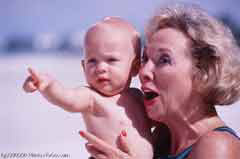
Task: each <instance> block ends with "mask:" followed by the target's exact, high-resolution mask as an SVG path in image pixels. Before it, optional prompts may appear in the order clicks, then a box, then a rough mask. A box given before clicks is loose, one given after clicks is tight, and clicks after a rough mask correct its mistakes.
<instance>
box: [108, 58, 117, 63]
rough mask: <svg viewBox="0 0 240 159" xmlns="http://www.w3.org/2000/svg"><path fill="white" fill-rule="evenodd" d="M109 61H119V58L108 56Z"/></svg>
mask: <svg viewBox="0 0 240 159" xmlns="http://www.w3.org/2000/svg"><path fill="white" fill-rule="evenodd" d="M107 61H108V62H117V61H118V59H117V58H113V57H112V58H108V59H107Z"/></svg>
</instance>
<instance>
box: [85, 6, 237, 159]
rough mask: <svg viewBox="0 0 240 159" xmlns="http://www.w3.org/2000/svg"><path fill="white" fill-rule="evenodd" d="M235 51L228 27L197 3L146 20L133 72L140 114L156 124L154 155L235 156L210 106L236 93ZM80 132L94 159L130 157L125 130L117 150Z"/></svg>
mask: <svg viewBox="0 0 240 159" xmlns="http://www.w3.org/2000/svg"><path fill="white" fill-rule="evenodd" d="M237 53H239V48H238V47H237V45H236V42H235V40H234V38H233V35H232V33H231V31H230V30H229V29H228V28H226V27H225V26H224V25H223V24H222V23H221V22H219V21H217V20H216V19H215V18H213V17H211V16H209V15H208V14H207V13H206V12H204V11H203V10H201V9H199V8H197V7H194V6H186V5H175V6H172V7H166V8H161V9H160V11H159V12H158V13H157V14H156V15H155V16H153V17H152V18H151V20H150V22H149V24H148V25H147V27H146V45H145V49H144V55H143V61H142V67H141V70H140V74H139V75H140V81H141V84H142V91H143V92H144V94H145V99H144V104H145V108H146V112H147V114H148V116H149V118H151V119H153V120H155V121H157V122H158V123H161V124H160V125H162V126H159V127H157V128H156V130H157V132H158V135H159V136H158V139H154V141H155V143H154V145H153V146H154V148H155V152H154V154H155V158H158V159H160V158H161V159H162V158H176V159H183V158H193V159H198V158H199V159H200V158H201V159H203V158H211V159H215V158H216V159H220V158H223V159H226V158H228V159H235V158H239V156H240V152H239V149H240V140H239V139H238V137H237V136H236V134H235V133H234V132H233V130H232V129H230V128H229V127H227V126H226V125H225V123H224V122H223V121H222V120H221V119H220V117H219V116H218V115H217V112H216V109H215V107H214V106H215V105H229V104H232V103H234V102H235V101H237V100H238V98H239V96H240V59H239V55H237ZM81 134H82V136H83V137H84V138H86V139H87V140H88V141H89V144H88V146H87V148H88V151H89V152H90V153H91V154H92V155H93V156H94V157H95V158H96V159H103V158H108V159H109V158H112V159H120V158H129V159H130V158H134V156H135V154H133V152H131V143H128V141H127V132H124V133H122V134H121V135H120V142H121V143H122V147H121V150H118V149H115V148H113V147H111V146H109V145H107V144H106V143H104V142H103V141H102V140H100V139H97V138H96V137H95V136H93V135H92V134H90V133H88V132H84V133H83V132H81ZM155 134H156V133H155Z"/></svg>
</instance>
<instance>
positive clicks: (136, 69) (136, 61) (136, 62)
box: [131, 57, 141, 77]
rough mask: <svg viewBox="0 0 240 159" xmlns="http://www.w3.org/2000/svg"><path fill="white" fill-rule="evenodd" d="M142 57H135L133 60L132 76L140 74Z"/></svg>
mask: <svg viewBox="0 0 240 159" xmlns="http://www.w3.org/2000/svg"><path fill="white" fill-rule="evenodd" d="M140 64H141V61H140V58H137V57H135V58H134V60H133V62H132V69H131V76H132V77H134V76H136V75H137V74H138V72H139V69H140Z"/></svg>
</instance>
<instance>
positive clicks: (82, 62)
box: [81, 60, 85, 71]
mask: <svg viewBox="0 0 240 159" xmlns="http://www.w3.org/2000/svg"><path fill="white" fill-rule="evenodd" d="M81 64H82V67H83V71H85V65H84V60H82V61H81Z"/></svg>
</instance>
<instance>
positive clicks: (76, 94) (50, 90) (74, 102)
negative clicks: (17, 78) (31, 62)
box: [23, 68, 93, 112]
mask: <svg viewBox="0 0 240 159" xmlns="http://www.w3.org/2000/svg"><path fill="white" fill-rule="evenodd" d="M28 71H29V73H30V76H29V77H28V78H27V79H26V81H25V82H24V85H23V89H24V90H25V92H34V91H36V90H38V91H39V92H40V93H41V94H42V95H43V96H44V97H45V98H46V99H47V100H48V101H49V102H50V103H52V104H54V105H58V106H60V107H61V108H63V109H64V110H66V111H69V112H85V111H88V110H90V108H91V106H92V103H93V97H92V93H91V90H90V89H89V88H87V87H79V88H74V89H68V88H65V87H64V86H63V85H62V84H61V83H60V82H58V81H57V80H55V79H54V78H52V77H51V76H50V75H48V74H42V73H39V72H37V71H36V70H34V69H32V68H29V69H28Z"/></svg>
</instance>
